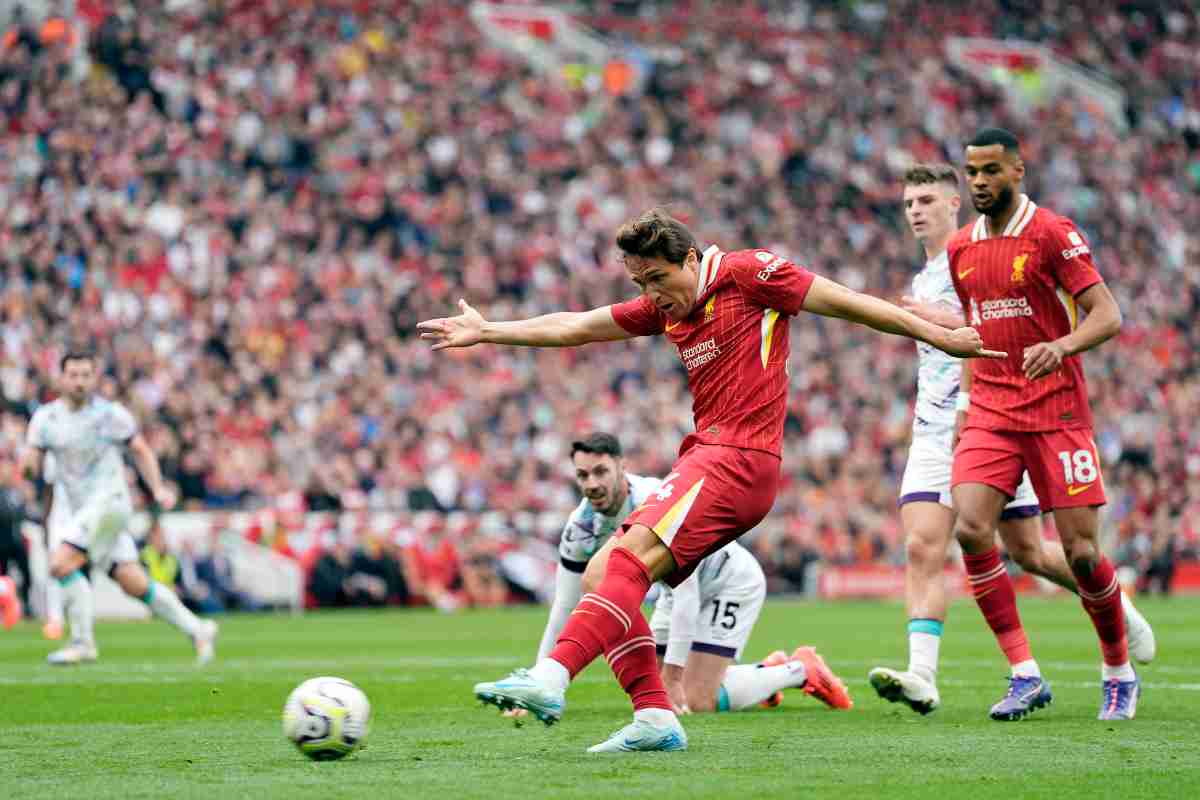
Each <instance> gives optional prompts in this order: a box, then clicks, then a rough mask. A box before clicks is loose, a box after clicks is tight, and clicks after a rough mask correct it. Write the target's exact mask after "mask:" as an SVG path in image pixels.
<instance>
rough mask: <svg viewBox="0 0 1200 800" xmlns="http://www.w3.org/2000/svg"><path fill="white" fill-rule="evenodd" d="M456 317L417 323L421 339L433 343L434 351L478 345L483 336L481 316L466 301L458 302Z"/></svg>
mask: <svg viewBox="0 0 1200 800" xmlns="http://www.w3.org/2000/svg"><path fill="white" fill-rule="evenodd" d="M458 310H459V311H461V312H462V313H461V314H459V315H458V316H457V317H443V318H441V319H431V320H426V321H425V322H418V323H417V330H419V331H421V338H422V339H428V340H430V341H431V342H433V349H434V350H444V349H445V348H447V347H470V346H471V345H475V344H479V342H480V340H481V339H482V334H483V323H484V319H483V316H482V315H481V314H480V313H479V312H478V311H476V310H475V309H473V308H471V306H470V305H469V304H468V303H467V301H466V300H459V301H458Z"/></svg>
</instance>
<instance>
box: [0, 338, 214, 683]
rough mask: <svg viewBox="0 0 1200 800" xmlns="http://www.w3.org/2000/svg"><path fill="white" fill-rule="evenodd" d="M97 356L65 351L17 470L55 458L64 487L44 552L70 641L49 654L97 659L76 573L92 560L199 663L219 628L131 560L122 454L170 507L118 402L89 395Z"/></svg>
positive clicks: (88, 599) (154, 466)
mask: <svg viewBox="0 0 1200 800" xmlns="http://www.w3.org/2000/svg"><path fill="white" fill-rule="evenodd" d="M96 361H97V359H96V356H95V355H94V354H93V353H91V352H90V351H87V350H70V351H68V352H67V353H66V354H64V355H63V357H62V360H61V362H60V366H61V371H62V375H61V378H60V381H61V383H62V385H63V389H64V392H63V394H62V396H61V397H59V398H58V399H57V400H55V401H54V402H51V403H47V404H46V405H43V406H41V407H39V408H38V409H37V411H35V412H34V414H33V418H32V419H31V420H30V421H29V430H28V431H27V433H26V438H27V444H28V447H27V448H26V450H25V454H24V456H23V457H22V462H21V466H22V471H23V472H24V473H25V476H26V477H27V478H29V479H36V478H37V476H38V474H39V473H40V472H41V471H42V469H43V467H44V460H45V456H46V455H48V454H53V456H54V461H55V482H56V486H58V487H61V488H62V494H61V497H62V499H63V500H64V501H65V506H66V508H65V509H62V510H61V511H60V513H63V514H65V515H66V518H65V519H64V521H63V524H62V538H61V540H60V541H58V543H57V544H56V545H55V546H54V550H53V552H52V553H51V554H50V576H51V577H52V578H53V579H54V580H56V581H57V582H58V583H59V584H60V585H61V586H62V593H63V600H64V605H65V610H66V613H67V619H68V620H69V621H70V625H71V642H70V644H68V645H67V646H66V647H63V648H62V649H60V650H57V651H55V652H53V653H51V654H50V656H49V657H48V658H47V660H48V661H49V663H51V664H56V665H64V666H65V665H73V664H81V663H88V662H92V661H95V660H96V658H97V654H98V651H97V649H96V639H95V635H94V632H93V630H94V617H95V613H94V606H93V599H92V587H91V582H90V581H89V580H88V578H87V575H86V574H85V573H84V568H85V567H86V565H87V564H88V563H89V562H90V563H91V564H92V565H93V566H94V567H97V568H99V569H103V570H106V571H107V572H108V574H109V575H110V576H111V577H112V578H113V580H115V581H116V582H117V583H118V584H119V585H120V586H121V589H122V590H123V591H124V592H125V593H126V594H127V595H129V596H130V597H133V598H137V599H140V600H141V601H142V602H144V603H145V604H146V605H147V607H149V609H150V611H151V612H153V614H154V615H155V616H157V617H161V618H162V619H164V620H165V621H167V622H169V623H170V624H171V625H173V626H175V627H176V628H178V629H179V630H180V631H181V632H182V633H184V634H185V635H186V636H188V638H190V639H191V640H192V644H193V645H194V646H195V648H196V658H197V661H198V662H199V663H202V664H203V663H207V662H208V661H210V660H211V659H212V657H213V652H214V643H215V641H216V638H217V624H216V623H215V622H213V621H211V620H201V619H198V618H197V617H196V615H195V614H193V613H192V612H191V611H188V610H187V609H186V608H184V606H183V603H181V602H180V601H179V598H178V597H176V596H175V594H174V592H173V591H172V590H171V589H170V588H169V587H166V586H163V585H162V584H159V583H157V582H155V581H153V580H150V579H149V577H148V576H147V575H146V571H145V570H144V569H143V568H142V565H141V562H139V561H138V552H137V546H136V545H135V544H134V541H133V536H132V535H131V534H130V533H129V530H128V528H129V522H130V518H131V517H132V515H133V498H132V497H131V496H130V492H129V483H128V481H126V479H125V462H124V460H123V459H122V452H123V451H124V450H126V449H128V450H129V452H130V454H131V455H132V456H133V460H134V463H135V464H136V465H137V468H138V471H139V472H140V473H141V475H142V478H144V479H145V481H146V485H147V486H148V487H149V489H150V491H151V493H152V494H153V496H154V501H155V502H156V503H158V504H159V505H160V506H163V507H165V508H169V507H170V506H171V505H173V504H174V500H175V498H174V496H173V494H172V493H171V492H170V490H169V489H168V488H167V487H166V485H165V484H164V483H163V480H162V472H161V470H160V469H159V466H158V458H157V457H156V456H155V455H154V450H152V449H151V447H150V445H149V444H148V443H147V442H146V439H145V437H143V436H142V435H141V433H140V432H139V431H138V426H137V421H136V420H134V418H133V415H132V414H130V413H129V411H128V410H127V409H126V408H125V407H124V406H122V405H121V404H119V403H114V402H112V401H110V400H106V399H104V398H103V397H100V396H99V395H97V394H96V391H95V390H96V380H97V377H98V370H97V363H96ZM57 502H58V497H57V496H56V498H55V503H56V504H57Z"/></svg>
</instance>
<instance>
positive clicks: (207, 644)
mask: <svg viewBox="0 0 1200 800" xmlns="http://www.w3.org/2000/svg"><path fill="white" fill-rule="evenodd" d="M220 632H221V629H220V627H219V626H218V625H217V623H215V622H213V621H212V620H211V619H206V620H202V621H201V622H200V632H199V633H197V634H196V635H195V636H193V637H192V644H194V645H195V646H196V666H200V667H203V666H204V665H205V664H207V663H208V662H210V661H212V660H213V657H214V656H215V655H216V654H217V634H218V633H220Z"/></svg>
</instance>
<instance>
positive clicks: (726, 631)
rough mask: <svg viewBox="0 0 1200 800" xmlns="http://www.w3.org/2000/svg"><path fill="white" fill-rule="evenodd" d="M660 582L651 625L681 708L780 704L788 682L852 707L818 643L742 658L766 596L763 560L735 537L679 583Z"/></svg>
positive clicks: (669, 685)
mask: <svg viewBox="0 0 1200 800" xmlns="http://www.w3.org/2000/svg"><path fill="white" fill-rule="evenodd" d="M659 587H660V589H661V591H660V593H659V596H658V601H657V602H656V604H655V606H654V614H653V616H651V618H650V630H652V631H653V632H654V642H655V647H656V648H657V650H658V656H659V658H658V664H659V668H660V669H661V670H662V674H663V683H665V684H666V687H667V693H668V694H669V695H670V696H671V702H672V703H674V704H675V707H676V709H677V711H679V712H680V713H684V714H687V713H692V712H702V711H743V710H747V709H752V708H756V707H758V706H760V705H769V706H775V705H778V704H779V703H780V702H781V701H782V699H783V696H782V690H783V689H803V690H804V691H805V692H807V693H808V694H811V695H813V696H814V697H816V698H817V699H818V700H820V701H821V702H823V703H826V704H827V705H829V706H831V707H833V708H850V707H851V705H852V703H851V702H850V695H849V694H848V693H847V691H846V687H845V684H843V683H842V681H841V680H840V679H838V678H837V676H835V675H834V674H833V673H832V672H831V671H830V670H829V668H828V667H827V666H825V661H824V659H822V658H821V656H819V655H818V654H817V652H816V650H815V649H814V648H812V647H798V648H796V650H795V652H794V653H792V655H790V656H789V655H787V654H786V653H784V652H783V651H782V650H777V651H775V652H774V653H772V654H771V655H769V656H768V657H767V658H766V659H764V660H763V661H762V663H755V664H738V663H737V661H738V659H739V658H740V657H741V654H742V650H743V648H744V647H745V646H746V642H747V641H749V639H750V633H751V631H753V630H754V624H755V623H756V622H757V621H758V615H759V612H761V611H762V606H763V601H764V600H765V599H766V595H767V579H766V576H764V575H763V571H762V567H760V566H759V564H758V561H756V560H755V558H754V556H753V555H751V554H750V552H749V551H748V550H746V549H745V548H744V547H742V546H741V545H739V544H738V543H737V542H730V543H729V544H728V545H726V546H725V547H723V548H721V549H720V550H718V551H717V552H715V553H713V554H712V555H711V556H709V557H708V558H706V559H704V560H703V561H701V562H700V566H699V567H697V568H696V571H695V572H694V573H692V574H691V576H689V577H688V579H687V580H685V581H684V582H683V583H681V584H679V586H677V587H675V589H674V590H672V589H671V588H669V587H668V586H667V585H666V584H659Z"/></svg>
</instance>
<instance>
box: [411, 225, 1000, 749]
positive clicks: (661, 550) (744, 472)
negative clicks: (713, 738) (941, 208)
mask: <svg viewBox="0 0 1200 800" xmlns="http://www.w3.org/2000/svg"><path fill="white" fill-rule="evenodd" d="M616 238H617V246H618V248H619V249H620V250H621V252H622V253H623V255H624V265H625V270H626V272H627V273H628V274H629V276H630V278H631V279H632V280H633V282H634V283H635V284H636V285H637V286H638V288H639V289H641V291H642V295H641V296H640V297H638V298H636V299H634V300H630V301H627V302H624V303H618V304H616V305H613V306H604V307H601V308H596V309H593V310H591V311H584V312H577V313H570V312H567V313H561V312H560V313H555V314H546V315H544V316H540V317H535V318H532V319H526V320H519V321H514V322H491V321H488V320H485V319H484V318H483V317H482V316H481V315H480V314H479V312H478V311H476V310H475V309H473V308H471V307H470V306H469V305H467V303H466V302H465V301H462V300H460V301H459V308H460V311H461V313H460V315H459V316H457V317H450V318H445V319H435V320H429V321H426V322H422V323H420V324H419V326H418V327H419V329H420V330H421V331H422V333H421V336H422V338H424V339H427V340H430V341H431V342H432V343H433V347H434V348H435V349H438V350H441V349H445V348H449V347H469V346H471V345H475V344H479V343H493V344H508V345H525V346H534V347H565V346H574V345H581V344H586V343H588V342H602V341H616V340H619V339H629V338H632V337H634V336H655V335H659V334H666V336H667V338H668V340H669V341H670V342H671V343H672V344H673V345H675V347H676V348H677V349H678V351H679V356H680V359H681V360H682V361H683V365H684V368H685V369H686V370H687V372H688V385H689V387H690V388H691V390H692V397H693V413H694V415H695V422H696V432H695V433H693V434H691V435H689V436H688V437H687V438H685V439H684V441H683V444H682V445H681V446H680V449H679V458H678V460H677V461H676V462H675V465H674V467H673V468H672V470H671V473H670V474H669V475H667V477H666V478H665V479H664V480H663V484H662V486H661V487H659V490H658V491H657V492H655V493H654V494H653V495H651V496H650V498H648V499H647V501H646V502H645V503H643V504H642V505H641V507H640V508H638V509H637V510H636V511H634V512H633V514H631V515H630V516H629V517H628V518H627V519H626V520H625V522H624V524H623V525H622V529H621V534H620V535H619V536H614V537H612V538H611V539H609V541H608V542H607V543H606V544H605V545H604V547H602V548H601V549H600V551H599V552H597V553H596V555H595V556H593V557H592V559H591V560H590V561H589V563H588V566H587V570H586V572H585V573H584V592H585V594H584V595H583V598H582V599H581V600H580V602H579V605H578V606H577V607H576V609H575V611H574V612H573V613H572V614H571V617H570V618H569V619H568V620H567V624H566V626H565V627H564V629H563V632H562V634H561V635H560V636H559V638H558V642H557V644H556V645H555V647H554V649H553V650H552V651H551V652H550V655H549V656H547V657H546V658H543V659H541V660H540V661H539V662H538V663H537V664H536V665H535V666H534V667H533V668H532V669H530V670H518V671H517V672H515V673H513V674H512V675H511V676H510V677H509V678H507V679H505V680H501V681H496V682H488V683H481V684H479V685H477V686H476V687H475V694H476V696H477V697H479V698H480V699H482V700H483V701H485V702H488V703H493V704H495V705H499V706H501V707H502V708H507V707H513V706H517V707H522V708H525V709H527V710H529V711H530V712H532V713H533V714H535V715H536V716H538V718H539V719H541V720H543V721H544V722H546V723H547V724H549V723H553V722H555V721H557V720H558V719H559V718H560V717H561V715H562V711H563V705H564V698H565V690H566V688H567V685H568V684H569V683H570V681H571V679H572V678H573V677H574V676H575V675H577V674H578V673H579V672H580V671H581V670H582V669H583V668H584V667H586V666H587V665H588V664H590V663H591V662H592V661H593V660H594V659H595V658H596V657H597V656H599V655H600V654H601V653H604V654H605V655H606V657H607V658H608V661H609V663H610V664H611V665H612V668H613V670H614V672H615V673H616V674H617V677H618V680H619V681H620V682H621V685H622V687H623V688H624V689H625V691H626V692H627V693H628V694H629V695H630V697H631V698H632V700H633V706H634V721H633V723H632V724H630V725H628V726H626V727H625V728H623V729H622V730H621V731H618V732H617V733H616V734H614V735H613V736H612V737H611V738H610V739H609V740H607V741H606V742H603V743H601V744H599V745H596V746H595V747H593V748H592V751H593V752H621V751H630V750H681V749H684V748H686V746H687V738H686V735H685V734H684V731H683V728H682V726H681V725H680V724H679V720H678V719H677V718H676V717H675V714H674V713H673V711H672V706H671V702H670V699H669V698H668V696H667V692H666V689H665V687H664V685H663V682H662V679H661V678H660V676H659V674H658V669H657V664H656V658H655V649H654V637H653V636H652V635H651V631H650V628H649V626H648V624H647V623H646V620H645V618H644V617H643V616H642V614H641V602H642V599H643V598H644V597H645V596H646V592H647V590H648V589H649V588H650V585H651V584H652V583H653V582H654V581H656V580H659V579H663V580H665V581H666V583H667V584H668V585H670V586H677V585H678V584H679V583H681V582H682V581H683V580H685V579H686V578H687V577H688V575H690V574H691V573H692V572H693V571H694V570H695V568H696V566H697V565H698V564H699V563H700V561H702V560H703V559H704V557H705V556H707V555H709V554H710V553H714V552H716V551H717V550H719V549H720V548H721V547H723V546H724V545H726V544H727V543H729V542H731V541H733V540H735V539H736V538H738V537H739V536H741V535H742V534H743V533H745V532H746V531H748V530H750V529H751V528H753V527H754V526H755V525H757V524H758V522H759V521H760V520H761V519H762V518H763V517H764V516H766V514H767V512H768V511H769V510H770V508H771V506H772V504H773V503H774V500H775V494H776V492H777V490H778V487H779V479H780V468H779V467H780V450H781V442H782V438H783V423H784V417H785V414H786V408H787V388H788V379H787V359H788V354H789V336H788V325H787V322H786V320H787V318H788V317H790V316H793V315H795V314H798V313H799V312H800V311H801V310H807V311H810V312H813V313H816V314H822V315H825V316H831V317H840V318H843V319H848V320H852V321H856V322H861V323H864V324H867V325H870V326H871V327H874V328H876V329H878V330H881V331H884V332H887V333H895V334H901V335H905V336H909V337H912V338H915V339H920V340H922V341H926V342H928V343H930V344H932V345H934V346H935V347H938V348H940V349H943V350H946V351H947V352H949V353H951V354H953V355H958V356H988V357H1001V356H1003V355H1004V354H1003V353H999V352H995V351H989V350H984V349H983V340H982V339H981V338H980V336H979V334H978V333H977V332H976V331H975V330H974V329H972V328H960V329H958V330H954V331H950V330H948V329H946V328H942V327H941V326H938V325H934V324H932V323H930V322H927V321H925V320H922V319H920V318H919V317H917V316H916V315H914V314H911V313H909V312H907V311H905V310H904V309H901V308H900V307H898V306H895V305H893V304H891V303H888V302H886V301H883V300H880V299H878V298H874V297H869V296H867V295H863V294H860V293H858V292H855V291H852V290H850V289H847V288H845V287H843V286H840V285H838V284H836V283H834V282H833V281H830V280H827V279H825V278H822V277H819V276H816V275H814V274H812V273H811V272H809V271H808V270H807V269H805V268H803V267H800V266H797V265H796V264H793V263H792V262H791V261H789V260H787V259H786V258H781V257H779V256H776V255H775V254H773V253H770V252H767V251H766V250H743V251H736V252H728V253H726V252H722V251H721V250H720V248H718V247H716V246H715V245H714V246H711V247H708V248H707V249H704V250H703V251H702V250H701V247H700V244H699V242H698V241H697V240H696V238H695V236H693V235H692V232H691V231H690V230H688V228H687V226H686V225H684V224H683V223H682V222H680V221H679V220H676V219H674V218H672V217H671V216H670V215H668V214H667V213H665V212H663V211H661V210H658V209H655V210H651V211H648V212H646V213H645V214H643V215H641V216H640V217H638V218H637V219H635V220H632V221H630V222H627V223H626V224H624V225H622V226H621V228H620V229H619V230H618V231H617V237H616ZM781 322H782V324H781Z"/></svg>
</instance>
